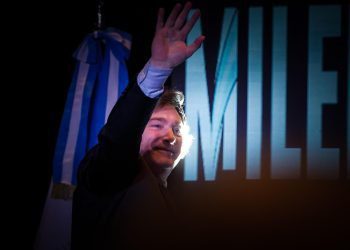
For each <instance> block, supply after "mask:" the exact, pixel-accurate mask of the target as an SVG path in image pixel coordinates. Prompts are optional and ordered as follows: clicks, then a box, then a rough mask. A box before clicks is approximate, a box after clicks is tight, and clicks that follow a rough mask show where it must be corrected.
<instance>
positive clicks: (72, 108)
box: [53, 28, 131, 198]
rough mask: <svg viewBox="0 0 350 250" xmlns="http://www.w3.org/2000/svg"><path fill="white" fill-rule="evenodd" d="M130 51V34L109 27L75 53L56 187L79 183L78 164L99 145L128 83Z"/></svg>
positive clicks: (59, 141)
mask: <svg viewBox="0 0 350 250" xmlns="http://www.w3.org/2000/svg"><path fill="white" fill-rule="evenodd" d="M130 49H131V36H130V35H129V34H127V33H125V32H122V31H119V30H116V29H112V28H108V29H106V30H103V31H95V32H93V33H91V34H89V35H87V36H86V38H85V39H84V41H83V42H82V43H81V45H80V46H79V48H78V49H77V50H76V51H75V53H74V58H75V59H76V60H77V64H76V69H75V72H74V75H73V78H72V82H71V86H70V88H69V92H68V96H67V100H66V105H65V109H64V113H63V117H62V120H61V125H60V130H59V134H58V138H57V143H56V149H55V155H54V160H53V184H54V185H55V184H57V185H58V186H59V185H60V184H63V185H68V186H72V185H73V186H74V185H75V184H76V182H77V168H78V164H79V162H80V161H81V160H82V158H83V157H84V155H85V153H86V152H87V150H89V149H90V148H91V147H92V146H94V145H95V144H96V143H97V135H98V132H99V130H100V129H101V128H102V126H103V125H104V124H105V122H106V120H107V117H108V115H109V113H110V111H111V109H112V107H113V106H114V104H115V102H116V101H117V99H118V97H119V96H120V94H121V93H122V91H123V90H124V89H125V87H126V85H127V84H128V71H127V66H126V60H127V59H128V57H129V53H130ZM54 189H55V188H54ZM58 198H59V197H58Z"/></svg>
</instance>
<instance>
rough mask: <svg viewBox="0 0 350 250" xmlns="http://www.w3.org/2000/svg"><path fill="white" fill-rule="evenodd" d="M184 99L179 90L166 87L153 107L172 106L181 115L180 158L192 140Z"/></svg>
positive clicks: (183, 155)
mask: <svg viewBox="0 0 350 250" xmlns="http://www.w3.org/2000/svg"><path fill="white" fill-rule="evenodd" d="M184 101H185V96H184V94H183V93H182V92H181V91H178V90H173V89H167V90H165V91H164V93H163V95H162V96H161V97H160V98H159V100H158V102H157V105H156V107H155V108H162V107H164V106H166V105H170V106H173V107H174V108H175V109H176V111H177V113H178V114H179V116H180V117H181V120H182V123H183V126H182V147H181V153H180V156H179V157H180V159H183V158H184V157H185V156H186V155H187V153H188V152H189V150H190V148H191V146H192V142H193V140H194V138H193V136H192V135H191V134H190V127H189V126H188V124H187V121H186V115H185V111H184Z"/></svg>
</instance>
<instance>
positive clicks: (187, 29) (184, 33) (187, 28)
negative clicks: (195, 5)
mask: <svg viewBox="0 0 350 250" xmlns="http://www.w3.org/2000/svg"><path fill="white" fill-rule="evenodd" d="M200 16H201V12H200V11H199V10H196V11H195V12H194V13H193V15H192V16H191V18H190V20H188V21H187V22H186V24H185V26H184V27H183V28H182V30H181V34H182V37H186V36H187V34H188V33H189V32H190V31H191V29H192V28H193V26H194V24H195V23H196V22H197V20H198V18H199V17H200Z"/></svg>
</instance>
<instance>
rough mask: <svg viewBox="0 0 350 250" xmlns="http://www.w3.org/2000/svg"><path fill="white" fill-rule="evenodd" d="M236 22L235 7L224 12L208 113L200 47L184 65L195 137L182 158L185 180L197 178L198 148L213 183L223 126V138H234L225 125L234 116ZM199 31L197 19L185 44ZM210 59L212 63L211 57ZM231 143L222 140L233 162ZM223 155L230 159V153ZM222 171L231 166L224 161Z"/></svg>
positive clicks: (190, 119) (205, 80) (207, 98)
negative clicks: (211, 99) (212, 95)
mask: <svg viewBox="0 0 350 250" xmlns="http://www.w3.org/2000/svg"><path fill="white" fill-rule="evenodd" d="M237 21H238V18H237V10H236V9H234V8H227V9H225V12H224V18H223V25H222V31H221V39H220V45H219V46H220V47H219V56H218V60H217V65H216V73H215V91H214V98H213V105H212V107H213V108H212V111H211V112H210V105H209V95H208V85H207V79H206V72H205V61H204V52H203V47H201V48H199V49H198V51H197V52H196V53H195V54H194V55H193V56H192V57H190V58H189V59H188V60H187V62H186V74H185V75H186V76H185V94H186V106H185V107H186V114H187V117H188V122H189V125H190V127H191V131H192V134H193V135H194V137H195V141H194V144H193V146H192V148H191V150H190V152H189V154H188V156H186V158H185V166H184V168H185V169H184V179H185V180H187V181H191V180H197V179H198V167H199V166H198V162H199V161H198V155H199V149H201V150H202V156H203V157H202V158H203V168H204V179H205V180H208V181H211V180H215V177H216V172H217V165H218V157H219V152H220V146H221V139H222V134H223V127H224V125H223V124H225V131H224V137H226V134H229V132H233V134H234V135H236V130H235V131H232V130H233V128H235V126H228V125H227V124H230V123H229V122H228V120H229V119H228V118H232V116H233V114H231V113H232V109H231V106H232V104H231V103H233V102H232V99H233V98H235V99H237V98H236V94H237V91H236V82H237V34H238V32H237V30H238V25H237ZM201 30H202V28H201V21H200V20H199V21H198V22H197V23H196V25H195V26H194V27H193V29H192V31H191V33H190V34H189V35H188V41H189V42H191V41H193V40H194V39H195V38H196V37H198V36H199V35H200V34H201ZM204 46H205V45H204ZM212 60H214V58H213V59H212ZM236 103H237V101H236ZM229 109H230V110H229ZM225 112H227V114H225ZM229 113H230V114H229ZM230 115H231V116H230ZM226 120H227V121H226ZM231 123H232V119H231ZM226 127H227V128H226ZM231 134H232V133H231ZM231 138H232V136H231ZM199 140H200V141H199ZM233 143H236V140H234V138H233V139H232V140H230V142H228V141H225V138H224V154H225V152H226V151H227V150H225V147H226V149H228V148H229V149H230V151H234V152H230V154H231V158H230V159H233V158H232V156H233V155H234V156H235V154H236V152H235V150H233V149H235V146H232V144H233ZM200 145H201V148H200ZM226 155H227V156H229V154H226ZM224 158H225V156H224ZM234 159H235V158H234ZM232 164H234V163H232ZM224 168H226V169H228V168H231V169H232V167H225V159H224Z"/></svg>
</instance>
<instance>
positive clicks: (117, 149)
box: [72, 3, 204, 250]
mask: <svg viewBox="0 0 350 250" xmlns="http://www.w3.org/2000/svg"><path fill="white" fill-rule="evenodd" d="M191 6H192V5H191V3H186V4H185V6H184V7H183V8H182V6H181V5H180V4H177V5H175V7H174V8H173V10H172V11H171V13H170V15H169V17H168V18H167V20H166V22H165V23H163V17H164V10H163V9H159V12H158V18H157V24H156V33H155V36H154V38H153V42H152V56H151V58H150V60H149V62H148V63H147V64H146V66H145V67H144V69H143V70H142V71H141V73H140V74H139V75H138V79H137V80H138V84H134V85H130V86H128V88H127V90H126V91H125V93H124V94H123V95H122V96H121V97H120V98H119V100H118V102H117V103H116V105H115V106H114V108H113V110H112V111H111V114H110V116H109V118H108V121H107V123H106V125H105V126H104V127H103V128H102V130H101V132H100V134H99V143H98V145H96V146H95V147H94V148H93V149H91V150H90V151H89V152H88V154H87V155H86V157H85V158H84V159H83V161H82V162H81V165H80V167H79V176H78V185H77V188H76V190H75V193H74V199H73V222H72V223H73V225H72V249H73V250H76V249H141V248H142V249H151V248H152V249H160V248H164V247H165V248H167V249H169V248H172V247H173V248H178V247H180V246H181V244H182V243H181V242H182V241H181V239H183V238H182V237H181V236H180V235H181V234H179V233H180V232H181V230H182V229H183V228H181V227H179V225H178V224H177V220H178V219H177V217H176V215H175V214H174V213H172V206H171V201H170V199H169V198H168V194H167V190H166V186H167V182H166V180H167V177H168V176H169V174H170V173H171V171H172V170H173V169H174V167H175V166H176V164H177V163H178V162H179V160H180V159H181V158H182V157H184V155H185V154H186V151H187V149H186V146H185V145H189V144H190V141H191V138H190V136H189V134H188V129H186V120H185V115H184V112H183V95H182V93H181V92H177V91H165V92H164V87H163V85H164V82H165V80H166V79H167V77H168V76H169V75H170V74H171V72H172V70H173V69H174V68H175V67H176V66H177V65H179V64H181V63H182V62H184V61H185V60H186V59H187V58H188V57H190V56H191V55H192V54H193V53H194V52H195V51H196V50H197V49H198V48H199V47H200V46H201V44H202V42H203V40H204V36H199V37H198V38H197V39H196V40H195V41H194V42H193V43H192V44H191V45H186V43H185V39H186V36H187V35H188V33H189V32H190V31H191V29H192V27H193V25H194V24H195V23H196V21H197V19H198V17H199V15H200V12H199V11H198V10H197V11H196V12H195V13H194V14H193V15H192V17H191V18H190V19H188V20H187V21H186V19H187V15H188V13H189V10H190V9H191ZM163 92H164V93H163Z"/></svg>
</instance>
